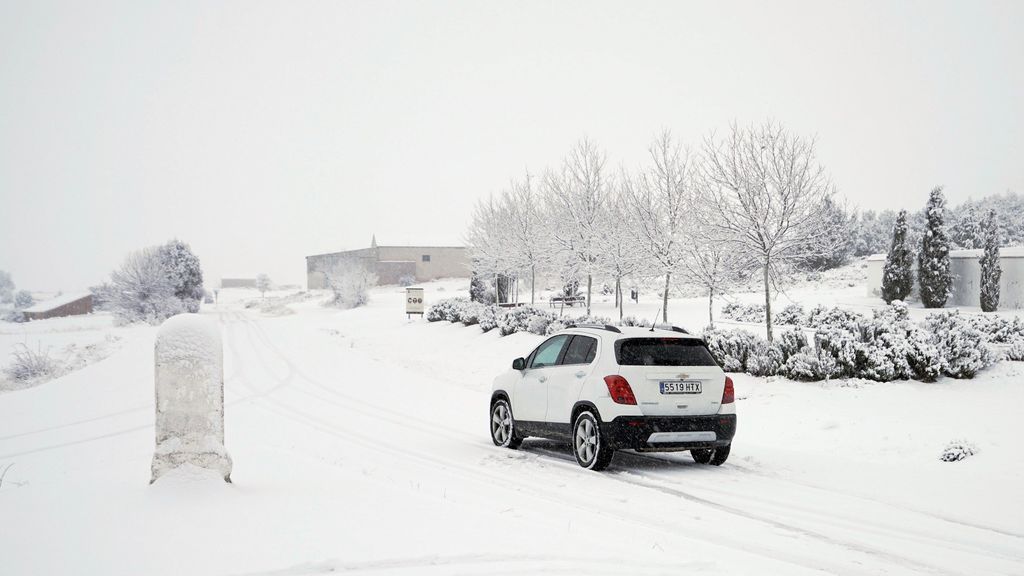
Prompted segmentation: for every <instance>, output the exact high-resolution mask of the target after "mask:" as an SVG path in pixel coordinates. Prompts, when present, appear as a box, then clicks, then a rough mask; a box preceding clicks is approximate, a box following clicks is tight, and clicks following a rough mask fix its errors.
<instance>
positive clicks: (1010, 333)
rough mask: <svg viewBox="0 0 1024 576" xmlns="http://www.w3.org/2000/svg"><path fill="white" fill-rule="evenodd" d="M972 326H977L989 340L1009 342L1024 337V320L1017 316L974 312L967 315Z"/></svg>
mask: <svg viewBox="0 0 1024 576" xmlns="http://www.w3.org/2000/svg"><path fill="white" fill-rule="evenodd" d="M966 319H967V321H968V322H970V324H971V326H972V327H974V328H977V329H978V330H980V331H981V333H982V334H983V335H984V336H985V339H986V340H988V341H989V342H993V343H996V344H1008V343H1010V342H1012V341H1014V340H1016V339H1018V338H1024V320H1022V319H1021V318H1020V316H1015V317H1014V318H1013V319H1012V320H1011V319H1009V318H1007V317H1005V316H999V315H996V314H973V315H971V316H967V317H966Z"/></svg>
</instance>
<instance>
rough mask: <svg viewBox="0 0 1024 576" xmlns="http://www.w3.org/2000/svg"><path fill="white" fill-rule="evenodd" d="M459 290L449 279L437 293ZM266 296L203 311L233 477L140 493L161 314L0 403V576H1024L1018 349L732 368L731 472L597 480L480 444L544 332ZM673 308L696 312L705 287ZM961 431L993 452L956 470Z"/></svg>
mask: <svg viewBox="0 0 1024 576" xmlns="http://www.w3.org/2000/svg"><path fill="white" fill-rule="evenodd" d="M467 286H468V282H467V281H465V280H461V281H448V282H439V283H433V284H430V285H428V286H427V298H428V300H432V301H434V300H437V299H440V298H442V297H446V296H450V295H453V293H454V292H455V291H456V290H461V289H465V288H466V287H467ZM442 289H443V291H442ZM253 295H254V294H253V293H244V292H241V291H239V292H237V293H232V291H227V290H225V291H222V292H221V295H220V296H221V302H220V304H219V305H218V306H216V307H210V308H208V309H206V310H204V312H203V313H204V314H208V315H211V316H213V317H216V318H218V319H219V320H220V321H221V323H222V330H223V339H224V346H225V358H224V360H225V368H226V384H225V387H226V400H227V407H226V414H225V419H226V444H227V448H228V450H229V451H230V452H231V454H232V456H233V458H234V471H233V473H232V478H233V480H234V482H235V483H234V484H232V485H227V484H224V483H223V482H221V481H219V480H217V479H215V478H214V479H209V478H203V477H201V476H200V477H196V476H195V475H191V474H189V473H187V472H182V473H179V474H174V475H172V476H170V477H166V478H163V479H161V480H160V481H159V482H157V483H156V484H155V485H153V486H149V485H148V480H149V464H150V459H151V457H152V451H153V427H152V425H153V381H152V374H153V367H152V361H153V355H152V344H153V334H154V330H153V329H151V328H125V329H121V328H118V329H115V328H109V329H107V330H106V332H107V333H110V334H112V335H118V336H121V337H122V344H123V345H122V346H121V348H120V349H119V350H118V351H117V352H116V353H114V354H113V355H112V356H110V357H109V358H107V359H105V360H103V361H100V362H97V363H95V364H92V365H90V366H87V367H85V368H82V369H81V370H78V371H75V372H72V373H70V374H68V375H66V376H63V377H61V378H59V379H57V380H54V381H52V382H49V383H46V384H44V385H41V386H38V387H36V388H32V389H28V390H21V391H18V392H14V393H9V394H4V395H2V396H0V470H2V469H3V468H4V467H6V466H8V465H11V467H10V469H9V471H8V473H7V475H6V478H5V479H4V481H3V484H2V485H0V517H3V518H5V519H6V520H7V523H8V525H9V526H11V527H13V529H12V530H7V531H5V536H4V537H3V538H0V556H2V557H3V558H4V566H5V571H10V573H12V574H60V573H78V574H142V573H144V574H261V573H262V574H266V573H273V574H319V573H328V572H331V571H336V572H342V571H349V572H354V573H373V574H476V573H480V572H484V571H487V572H495V571H496V572H500V573H514V574H537V573H561V574H611V573H623V572H627V573H630V574H669V573H679V572H684V573H715V574H750V573H769V574H820V573H822V572H826V573H837V574H878V573H893V574H896V573H898V574H970V575H975V574H1019V573H1021V571H1022V569H1024V514H1022V513H1021V512H1022V510H1024V494H1022V492H1021V490H1020V489H1019V486H1020V485H1021V484H1022V482H1024V457H1021V456H1020V451H1019V447H1017V446H1016V441H1017V440H1018V439H1019V438H1021V437H1024V423H1022V422H1021V419H1019V418H1018V417H1017V416H1018V412H1019V408H1018V407H1019V406H1020V405H1021V403H1022V401H1024V387H1022V386H1021V385H1020V381H1021V380H1022V379H1024V365H1022V364H1021V363H1004V364H1001V365H999V366H997V367H996V368H994V369H991V370H989V371H987V372H984V373H983V374H982V375H981V376H980V377H979V378H978V379H975V380H971V381H952V380H948V379H942V380H940V381H939V382H937V383H935V384H920V383H914V382H894V383H889V384H856V385H854V386H844V385H843V384H842V383H837V382H831V383H827V384H820V383H819V384H800V383H794V382H789V381H786V380H781V379H780V380H775V381H772V382H766V381H764V380H763V379H758V378H752V377H747V376H739V377H737V379H736V380H737V382H736V386H737V398H738V410H739V414H740V423H739V430H738V433H737V436H736V439H735V444H734V450H733V456H732V458H731V459H730V461H729V462H728V463H727V464H726V465H725V466H723V467H721V468H710V467H705V466H698V465H695V464H693V463H692V460H690V458H689V457H688V455H686V454H676V455H666V454H661V455H650V456H641V455H631V454H621V455H617V456H616V459H615V460H614V461H613V464H612V467H611V468H610V470H609V471H608V472H607V473H603V474H595V473H592V472H588V471H585V470H582V469H580V468H579V467H578V466H577V465H576V464H575V462H574V461H573V460H572V457H571V456H570V454H569V453H568V451H567V450H566V449H565V448H563V447H561V446H559V445H557V444H553V443H550V442H543V441H528V442H527V443H526V444H524V447H523V449H522V450H519V451H510V450H501V449H498V448H495V447H494V446H493V445H492V444H491V442H490V440H489V438H488V434H487V425H486V414H487V400H488V397H489V391H490V381H491V379H492V378H493V376H494V375H495V374H496V373H498V372H499V371H501V370H505V369H507V367H508V366H509V364H510V362H511V360H512V359H513V358H515V357H516V356H520V355H524V354H525V353H527V352H528V351H529V350H530V349H531V348H532V347H533V346H534V345H535V344H536V343H537V342H539V341H540V337H537V336H533V335H529V334H515V335H511V336H508V337H505V338H500V337H499V336H498V335H497V334H494V333H490V334H482V333H481V332H480V330H479V329H477V328H474V327H469V328H466V327H462V326H454V325H449V324H445V323H434V324H428V323H426V322H423V321H422V320H420V319H418V318H415V319H413V320H411V321H410V320H407V319H406V317H405V315H404V314H403V308H402V306H403V301H404V299H403V293H402V291H401V290H400V289H396V288H393V287H392V288H380V289H377V290H375V291H374V294H373V299H372V301H371V304H370V305H369V306H367V307H365V308H361V309H356V310H349V311H337V310H331V309H326V308H323V307H321V306H319V305H318V304H317V302H316V301H315V300H300V299H297V300H296V301H295V302H294V303H292V304H289V305H288V306H289V307H290V308H291V309H292V310H294V311H295V313H294V314H289V315H277V312H273V313H268V314H263V313H261V312H259V311H258V310H256V309H246V308H245V306H244V299H245V298H249V297H252V296H253ZM822 298H828V299H833V300H841V299H843V298H845V296H843V295H842V294H839V295H838V296H837V295H836V293H835V291H833V292H828V293H822ZM815 303H817V301H815V300H813V299H809V300H807V304H808V305H813V304H815ZM603 306H606V307H607V308H608V309H609V310H608V311H607V312H606V311H603V310H596V312H597V313H602V314H606V315H607V314H610V308H611V305H610V304H604V305H603ZM634 306H636V305H634ZM648 307H649V308H650V309H651V310H650V311H649V312H648V311H645V309H646V308H648ZM656 307H657V304H656V303H655V302H653V301H651V302H646V301H644V302H643V303H642V304H641V305H640V306H639V307H636V309H634V310H627V314H633V315H637V316H648V317H650V316H653V315H654V314H653V312H654V311H655V309H656ZM672 311H673V312H672V318H673V319H674V320H675V319H677V318H679V319H680V320H679V321H680V323H683V324H689V325H695V326H701V325H703V318H704V317H703V314H706V302H705V301H703V299H700V298H697V299H692V300H675V301H673V302H672ZM677 314H678V316H677ZM957 438H966V439H967V440H969V441H971V442H973V443H974V444H975V446H977V448H978V450H979V452H978V454H977V455H975V456H973V457H971V458H968V459H967V460H964V461H961V462H954V463H944V462H940V461H939V459H938V458H939V454H940V453H941V452H942V450H943V448H944V447H945V445H946V444H947V443H948V442H949V441H950V440H953V439H957Z"/></svg>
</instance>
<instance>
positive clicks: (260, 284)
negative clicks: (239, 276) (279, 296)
mask: <svg viewBox="0 0 1024 576" xmlns="http://www.w3.org/2000/svg"><path fill="white" fill-rule="evenodd" d="M272 287H273V284H272V283H271V282H270V276H269V275H267V274H257V275H256V289H257V290H259V291H260V295H261V296H263V297H264V298H265V297H266V296H267V290H270V289H271V288H272Z"/></svg>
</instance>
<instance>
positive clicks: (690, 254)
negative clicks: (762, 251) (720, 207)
mask: <svg viewBox="0 0 1024 576" xmlns="http://www.w3.org/2000/svg"><path fill="white" fill-rule="evenodd" d="M684 253H685V257H684V258H683V260H682V262H681V269H682V274H683V275H684V276H685V277H686V279H687V280H688V281H689V282H691V283H693V284H696V285H697V286H700V287H702V288H704V289H705V290H707V292H708V325H709V326H711V327H712V328H714V327H715V295H716V294H722V293H724V292H726V291H727V290H728V289H729V287H730V286H731V285H732V284H733V283H734V282H735V281H736V280H737V279H738V277H739V275H740V274H741V273H742V272H743V271H745V270H749V269H750V267H751V266H750V258H749V257H748V256H747V255H746V254H744V253H742V252H737V251H736V250H734V249H733V248H732V247H731V246H729V245H728V244H723V243H721V242H717V241H715V239H714V237H713V236H712V235H710V234H708V233H707V231H706V230H704V228H703V226H700V225H699V224H695V226H694V228H692V229H691V230H690V231H689V233H688V241H687V242H686V244H685V248H684Z"/></svg>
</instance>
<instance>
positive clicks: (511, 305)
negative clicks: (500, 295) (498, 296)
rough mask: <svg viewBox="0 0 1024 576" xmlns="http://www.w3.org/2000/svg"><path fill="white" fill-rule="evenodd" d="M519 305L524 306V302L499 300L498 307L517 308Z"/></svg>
mask: <svg viewBox="0 0 1024 576" xmlns="http://www.w3.org/2000/svg"><path fill="white" fill-rule="evenodd" d="M520 306H526V302H499V303H498V307H499V308H518V307H520Z"/></svg>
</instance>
